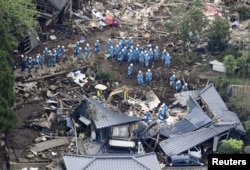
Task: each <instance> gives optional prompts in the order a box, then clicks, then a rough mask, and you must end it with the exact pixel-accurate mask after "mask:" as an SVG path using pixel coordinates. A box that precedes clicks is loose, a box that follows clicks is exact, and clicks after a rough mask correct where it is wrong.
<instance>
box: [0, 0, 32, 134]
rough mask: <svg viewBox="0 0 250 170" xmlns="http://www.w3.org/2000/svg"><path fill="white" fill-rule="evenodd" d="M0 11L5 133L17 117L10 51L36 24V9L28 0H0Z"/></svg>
mask: <svg viewBox="0 0 250 170" xmlns="http://www.w3.org/2000/svg"><path fill="white" fill-rule="evenodd" d="M0 11H1V12H0V42H1V43H0V60H1V62H0V82H1V83H0V88H1V90H0V132H5V133H9V132H10V131H11V129H12V128H13V127H14V126H15V123H16V121H17V116H16V114H15V113H14V112H13V110H12V107H13V105H14V102H15V94H14V91H13V86H14V77H13V72H12V62H13V59H12V56H11V55H12V52H13V50H14V49H15V48H16V47H17V45H18V43H19V41H20V39H21V38H22V36H24V35H25V34H28V31H29V30H32V28H34V26H35V25H36V19H35V16H36V11H35V6H34V5H33V4H32V3H31V0H15V1H12V0H1V1H0Z"/></svg>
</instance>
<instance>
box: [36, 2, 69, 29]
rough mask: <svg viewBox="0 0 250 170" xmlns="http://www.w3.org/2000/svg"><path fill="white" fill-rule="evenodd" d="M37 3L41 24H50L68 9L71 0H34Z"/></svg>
mask: <svg viewBox="0 0 250 170" xmlns="http://www.w3.org/2000/svg"><path fill="white" fill-rule="evenodd" d="M32 2H33V3H35V4H36V9H37V11H38V14H39V22H40V24H41V26H48V25H49V24H51V23H54V22H56V21H58V19H60V16H62V14H64V13H65V12H66V10H67V7H68V5H70V2H71V1H70V0H32Z"/></svg>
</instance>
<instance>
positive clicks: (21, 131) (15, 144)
mask: <svg viewBox="0 0 250 170" xmlns="http://www.w3.org/2000/svg"><path fill="white" fill-rule="evenodd" d="M51 29H52V28H51ZM111 34H115V35H119V29H116V30H112V29H111V28H105V29H104V30H103V31H99V30H96V31H93V35H91V36H88V37H86V38H87V40H86V42H85V43H89V44H90V46H91V47H93V46H94V43H95V41H96V39H99V40H100V42H101V49H102V50H104V49H105V50H106V41H107V40H108V38H110V37H111ZM79 37H80V35H73V36H71V39H69V38H67V37H65V36H64V35H63V34H57V38H58V41H56V42H51V41H47V42H45V43H43V44H41V45H40V46H39V47H38V48H36V49H35V50H33V51H32V52H31V53H29V54H28V56H36V54H37V53H42V51H43V49H44V48H45V47H48V48H49V49H52V48H55V47H56V46H57V45H64V46H65V47H66V48H67V47H68V45H69V44H75V43H76V41H79ZM119 41H120V40H119V39H113V43H114V44H117V43H118V42H119ZM85 43H84V44H81V46H82V47H83V49H84V46H85ZM168 43H169V38H166V37H160V36H159V37H158V38H156V39H155V40H154V41H152V43H151V44H152V46H153V47H155V46H159V48H160V49H163V48H166V50H167V51H168V52H169V53H170V55H171V56H172V61H171V65H170V67H169V68H165V67H164V66H163V64H162V63H161V60H159V61H157V62H155V63H153V65H151V66H150V67H149V68H150V69H151V71H152V73H153V81H152V84H151V85H150V86H148V85H143V86H138V85H137V84H136V82H137V80H136V75H137V73H138V71H139V70H141V71H142V72H143V73H144V74H145V72H146V71H147V69H148V68H145V67H140V66H139V64H135V65H134V76H133V79H131V80H129V79H126V75H127V68H128V64H127V63H124V64H122V65H119V63H118V62H117V61H113V62H112V61H109V60H106V59H103V57H101V58H102V59H96V58H97V57H98V58H100V56H95V55H92V56H91V57H92V59H90V61H92V62H96V63H97V64H98V66H99V69H100V70H103V71H107V72H112V73H113V74H114V75H116V77H117V80H118V82H119V83H120V84H121V85H127V86H128V87H131V88H132V89H133V90H132V91H130V92H129V95H130V96H131V97H135V95H136V96H137V98H138V97H139V98H140V97H141V96H142V94H143V93H145V92H147V91H149V90H150V89H152V90H154V92H155V93H156V95H157V96H158V97H159V99H160V100H161V102H164V103H166V104H167V105H169V104H171V103H172V102H173V99H174V96H173V94H174V93H175V92H174V91H173V90H171V89H170V88H169V87H168V85H169V77H170V76H171V75H172V74H173V73H175V74H176V75H177V76H178V77H180V78H181V80H182V77H184V78H185V81H187V82H188V83H189V89H192V88H193V87H194V86H196V87H197V84H196V78H195V74H193V75H191V76H190V75H189V74H186V73H187V71H188V70H181V68H180V67H179V65H180V64H179V63H178V61H179V60H178V57H177V56H178V54H175V53H173V49H172V48H171V47H168V46H167V44H168ZM136 44H140V46H141V47H145V46H146V45H147V44H148V42H147V40H141V39H134V45H136ZM67 49H68V51H67V55H68V56H69V57H71V58H73V47H71V48H67ZM68 64H71V63H68ZM60 67H62V68H67V63H59V64H58V65H56V68H60ZM191 69H192V68H190V70H189V71H191ZM50 70H51V68H47V67H46V66H45V68H44V70H43V72H46V71H50ZM32 74H35V73H32ZM25 75H27V73H25V74H24V76H25ZM15 76H17V77H20V76H21V74H20V68H19V67H18V68H17V70H16V71H15ZM36 76H38V75H36ZM42 106H43V101H42V102H40V103H31V104H23V106H21V107H20V106H18V107H17V108H16V109H15V111H16V113H17V115H18V123H17V125H16V127H15V129H14V130H13V132H12V133H11V135H9V136H8V138H7V139H8V140H7V141H8V142H7V146H8V148H11V149H13V150H14V152H15V155H16V157H17V158H18V157H20V156H21V157H23V155H22V151H23V150H25V149H26V148H27V147H28V146H30V145H31V144H32V142H33V140H34V139H35V138H36V137H38V136H39V132H40V131H38V130H33V129H31V128H30V127H28V126H27V124H26V123H25V122H26V120H27V119H29V118H31V117H32V116H34V115H37V114H39V113H41V112H42V111H43V107H42Z"/></svg>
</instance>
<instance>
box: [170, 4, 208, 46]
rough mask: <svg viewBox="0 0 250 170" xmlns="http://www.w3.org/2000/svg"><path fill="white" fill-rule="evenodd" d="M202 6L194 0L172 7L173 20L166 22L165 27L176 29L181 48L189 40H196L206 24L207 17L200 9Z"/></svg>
mask: <svg viewBox="0 0 250 170" xmlns="http://www.w3.org/2000/svg"><path fill="white" fill-rule="evenodd" d="M203 8H204V6H203V4H202V3H201V1H200V0H194V1H192V2H190V3H184V4H183V5H181V6H180V7H178V8H176V9H173V10H174V11H173V13H174V16H175V17H173V18H172V19H173V22H171V23H169V22H167V23H166V25H165V26H166V29H168V30H169V31H173V28H174V31H177V33H178V35H179V38H180V39H181V40H182V48H183V49H185V48H186V47H185V45H186V43H187V42H189V41H196V40H197V39H198V37H199V35H200V33H201V32H202V29H203V28H205V27H206V25H207V18H206V16H205V15H204V13H203V11H202V9H203Z"/></svg>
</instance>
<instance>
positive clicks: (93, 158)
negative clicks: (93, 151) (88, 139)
mask: <svg viewBox="0 0 250 170" xmlns="http://www.w3.org/2000/svg"><path fill="white" fill-rule="evenodd" d="M95 160H96V158H95V157H92V160H91V161H89V163H88V164H87V165H86V166H85V167H83V169H86V168H88V167H89V166H90V165H91V164H93V163H94V161H95Z"/></svg>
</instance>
